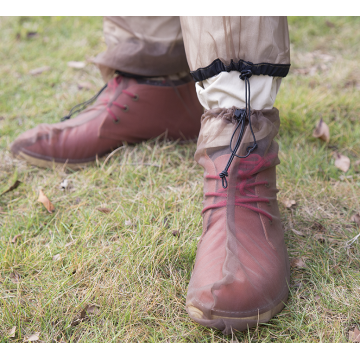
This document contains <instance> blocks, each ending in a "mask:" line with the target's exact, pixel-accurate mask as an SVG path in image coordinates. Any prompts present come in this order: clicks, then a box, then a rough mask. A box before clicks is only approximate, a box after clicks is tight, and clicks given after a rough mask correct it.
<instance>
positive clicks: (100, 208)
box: [96, 207, 111, 214]
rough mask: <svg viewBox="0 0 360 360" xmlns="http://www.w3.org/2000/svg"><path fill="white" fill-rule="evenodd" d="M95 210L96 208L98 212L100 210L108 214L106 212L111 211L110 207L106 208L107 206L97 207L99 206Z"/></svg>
mask: <svg viewBox="0 0 360 360" xmlns="http://www.w3.org/2000/svg"><path fill="white" fill-rule="evenodd" d="M96 210H98V211H100V212H102V213H104V214H108V213H110V212H111V210H110V209H108V208H104V207H99V208H96Z"/></svg>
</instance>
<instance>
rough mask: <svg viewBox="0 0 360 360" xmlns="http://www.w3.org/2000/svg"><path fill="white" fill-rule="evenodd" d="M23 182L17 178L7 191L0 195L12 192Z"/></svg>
mask: <svg viewBox="0 0 360 360" xmlns="http://www.w3.org/2000/svg"><path fill="white" fill-rule="evenodd" d="M20 184H21V181H19V180H16V181H15V183H14V184H13V185H11V186H10V187H9V188H8V189H7V190H6V191H4V192H3V193H2V194H1V195H0V196H2V195H4V194H6V193H8V192H10V191H13V190H15V189H16V188H18V187H19V185H20Z"/></svg>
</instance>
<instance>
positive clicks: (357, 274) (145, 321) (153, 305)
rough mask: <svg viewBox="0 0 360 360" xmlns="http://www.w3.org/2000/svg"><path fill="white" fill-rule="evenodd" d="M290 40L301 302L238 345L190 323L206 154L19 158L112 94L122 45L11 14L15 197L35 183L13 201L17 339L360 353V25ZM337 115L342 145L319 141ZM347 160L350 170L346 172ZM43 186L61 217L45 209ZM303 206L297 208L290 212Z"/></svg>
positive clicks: (4, 303)
mask: <svg viewBox="0 0 360 360" xmlns="http://www.w3.org/2000/svg"><path fill="white" fill-rule="evenodd" d="M289 27H290V38H291V57H292V59H291V63H292V67H291V70H290V74H289V75H288V76H287V77H286V78H285V79H284V80H283V82H282V86H281V89H280V92H279V94H278V97H277V100H276V104H275V106H276V107H278V108H279V110H280V118H281V122H282V123H281V129H280V134H279V136H278V138H277V141H278V142H279V145H280V159H281V164H280V165H279V166H278V167H277V171H278V188H279V190H280V192H279V194H278V197H279V200H280V211H281V216H282V221H283V225H284V229H285V241H286V244H287V248H288V251H289V256H290V260H291V263H292V268H291V283H290V297H289V301H288V303H287V305H286V307H285V309H284V310H283V311H282V312H281V313H280V314H278V315H277V316H276V317H275V318H273V319H272V320H271V321H270V322H269V323H267V324H262V325H259V326H258V327H257V328H255V329H251V330H249V331H244V332H234V334H232V335H230V336H225V335H223V334H222V333H221V332H220V331H217V330H213V329H208V328H205V327H202V326H200V325H198V324H196V323H195V322H193V321H192V320H191V319H190V318H189V317H188V315H187V313H186V311H185V298H186V291H187V286H188V282H189V280H190V275H191V270H192V266H193V264H194V259H195V254H196V247H197V242H198V239H199V237H200V235H201V232H202V218H201V215H200V212H201V209H202V197H203V194H202V186H203V183H202V181H203V179H202V169H201V167H200V166H199V165H197V164H196V163H195V161H194V159H193V155H194V151H195V148H196V146H195V144H186V145H184V144H183V145H181V144H179V143H177V142H169V141H166V140H164V139H163V138H160V139H155V140H151V141H148V142H145V143H142V144H138V145H135V146H134V145H124V146H123V147H122V148H121V149H119V150H118V151H117V152H116V153H115V154H113V155H112V156H111V157H109V158H100V159H98V161H97V162H96V163H94V165H92V166H88V167H86V168H85V169H84V170H82V171H72V170H69V169H67V168H64V167H58V168H55V167H54V168H53V169H40V168H36V167H32V166H29V165H27V164H26V163H24V162H22V161H19V160H17V159H14V158H13V157H12V156H11V154H10V152H9V148H10V144H11V142H12V141H13V140H14V139H15V138H16V137H17V136H18V135H19V134H20V133H22V132H23V131H25V130H27V129H30V128H32V127H34V126H35V125H37V124H40V123H54V122H58V121H59V119H60V118H61V117H62V116H64V115H66V114H67V112H68V110H69V109H70V108H71V107H72V106H74V105H75V104H77V103H80V102H82V101H85V100H87V99H89V98H90V97H91V96H92V95H93V94H94V93H95V92H96V91H97V89H100V88H101V87H102V85H103V81H102V79H101V77H100V73H99V72H98V70H97V68H96V67H95V66H94V65H92V64H91V62H90V58H91V57H92V56H95V55H96V54H98V53H99V52H100V51H103V50H104V49H105V48H106V45H105V43H104V40H103V37H102V18H100V17H95V18H85V17H84V18H77V17H69V18H65V17H51V18H47V17H41V18H32V17H19V18H8V17H0V35H1V36H0V37H1V39H2V41H1V42H0V78H1V81H0V99H1V101H0V194H1V193H3V192H4V191H6V190H7V189H9V188H10V186H11V185H13V184H14V183H15V181H16V180H19V181H21V183H20V185H19V186H18V187H17V188H16V189H14V190H12V191H9V192H7V193H5V194H3V195H1V196H0V339H1V342H12V343H13V342H24V341H28V340H29V337H30V336H32V337H30V340H32V339H33V340H36V339H39V340H37V341H40V342H202V343H207V342H252V343H254V342H289V343H292V342H349V341H352V340H351V339H352V332H353V331H354V328H360V262H359V255H360V244H359V243H360V238H359V239H358V240H355V241H354V242H353V243H352V244H350V242H349V240H351V239H353V238H354V237H355V236H356V235H357V234H359V232H360V229H359V227H358V225H357V224H356V223H355V222H354V221H353V220H352V216H353V215H354V214H356V213H359V211H360V189H359V185H360V165H359V162H357V161H358V160H360V140H359V139H360V124H359V113H360V91H359V90H360V68H359V62H360V47H359V38H360V31H359V28H360V18H355V17H353V18H343V17H331V18H326V17H315V18H313V17H310V18H302V17H296V18H289ZM69 61H81V62H85V63H86V66H85V67H83V68H81V69H76V68H73V67H69V66H68V65H67V63H68V62H69ZM38 68H43V69H42V71H38V74H35V75H34V71H33V70H34V69H38ZM321 117H322V119H323V120H324V122H325V123H326V124H327V125H328V126H329V129H330V135H331V137H330V141H329V142H328V143H326V142H324V141H322V140H320V139H318V138H315V137H313V136H312V133H313V130H314V128H315V125H316V124H317V123H318V121H319V120H320V118H321ZM336 153H340V154H343V155H345V156H347V157H348V158H349V159H350V161H351V166H350V169H349V170H348V171H347V172H346V173H345V172H343V171H341V170H339V169H338V168H337V167H336V166H335V155H336ZM65 179H66V180H67V184H68V185H67V187H66V188H65V189H63V188H62V187H61V183H62V182H63V181H64V180H65ZM40 189H42V190H43V192H44V193H45V194H46V195H47V196H48V198H49V199H50V200H51V202H52V203H53V204H54V206H55V212H53V213H49V212H47V210H46V209H45V207H44V206H43V205H42V204H41V203H39V202H38V201H37V199H38V196H39V190H40ZM288 200H294V202H296V204H295V205H293V206H291V207H290V208H287V207H286V206H285V205H284V203H286V201H288ZM99 208H100V210H99ZM101 208H105V209H106V210H103V211H101ZM14 327H15V328H14ZM11 330H12V331H11Z"/></svg>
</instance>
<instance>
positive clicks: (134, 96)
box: [102, 76, 138, 122]
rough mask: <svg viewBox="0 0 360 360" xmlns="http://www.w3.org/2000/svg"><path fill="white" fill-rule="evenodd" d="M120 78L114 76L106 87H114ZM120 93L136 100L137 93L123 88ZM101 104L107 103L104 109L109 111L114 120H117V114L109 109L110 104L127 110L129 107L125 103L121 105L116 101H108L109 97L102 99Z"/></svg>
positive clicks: (119, 81)
mask: <svg viewBox="0 0 360 360" xmlns="http://www.w3.org/2000/svg"><path fill="white" fill-rule="evenodd" d="M121 80H122V78H121V77H120V76H118V77H116V78H114V79H113V80H112V81H110V82H109V84H108V87H109V89H112V88H114V87H117V86H118V85H119V84H120V83H121ZM122 93H124V94H126V95H128V96H130V97H131V98H132V99H133V100H137V99H138V95H136V94H134V93H132V92H130V91H128V90H123V91H122ZM102 104H103V105H108V107H107V108H106V111H107V112H108V113H109V115H110V116H111V117H112V118H113V120H114V122H119V119H118V118H117V116H116V115H115V114H114V112H113V111H112V110H111V106H112V105H114V106H117V107H118V108H120V109H122V110H124V111H128V109H129V107H128V106H127V105H121V104H119V103H118V102H116V101H111V102H110V103H109V99H103V101H102Z"/></svg>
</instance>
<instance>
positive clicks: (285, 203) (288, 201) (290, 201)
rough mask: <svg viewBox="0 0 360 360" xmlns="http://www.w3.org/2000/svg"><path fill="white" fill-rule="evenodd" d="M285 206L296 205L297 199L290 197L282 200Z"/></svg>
mask: <svg viewBox="0 0 360 360" xmlns="http://www.w3.org/2000/svg"><path fill="white" fill-rule="evenodd" d="M281 202H282V203H283V204H284V205H285V207H287V208H288V209H290V208H292V207H294V206H295V205H296V201H295V200H290V199H283V200H282V201H281Z"/></svg>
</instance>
